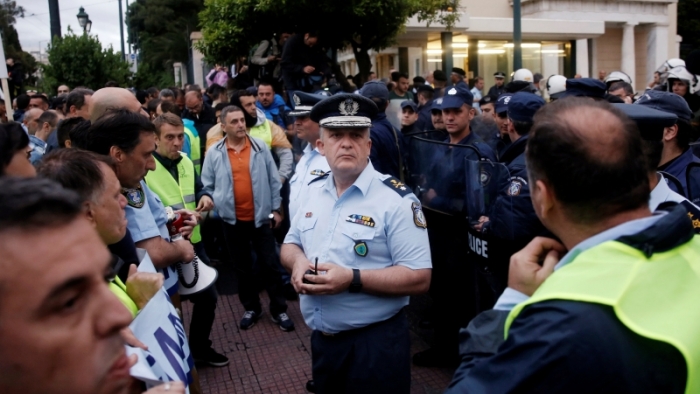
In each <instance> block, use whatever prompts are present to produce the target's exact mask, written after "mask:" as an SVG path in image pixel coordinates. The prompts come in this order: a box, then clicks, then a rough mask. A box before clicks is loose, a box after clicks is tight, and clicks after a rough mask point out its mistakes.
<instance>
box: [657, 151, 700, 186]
mask: <svg viewBox="0 0 700 394" xmlns="http://www.w3.org/2000/svg"><path fill="white" fill-rule="evenodd" d="M690 163H700V159H699V158H698V157H697V156H695V155H694V154H693V150H692V149H687V150H686V151H685V152H683V154H681V155H680V156H678V157H676V158H675V159H673V160H671V161H669V162H668V163H666V164H664V165H662V166H661V167H659V171H664V172H667V173H669V174H671V175H673V176H674V177H676V178H677V179H678V181H680V183H681V185H682V186H683V195H685V196H688V181H687V178H686V175H685V170H686V168H688V164H690ZM698 183H700V182H698ZM668 186H669V187H670V188H671V190H673V191H674V192H678V190H676V189H677V188H676V185H674V184H673V182H669V183H668Z"/></svg>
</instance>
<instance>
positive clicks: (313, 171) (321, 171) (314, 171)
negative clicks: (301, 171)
mask: <svg viewBox="0 0 700 394" xmlns="http://www.w3.org/2000/svg"><path fill="white" fill-rule="evenodd" d="M309 174H310V175H314V176H323V175H325V174H326V173H325V172H323V170H312V171H311V172H309Z"/></svg>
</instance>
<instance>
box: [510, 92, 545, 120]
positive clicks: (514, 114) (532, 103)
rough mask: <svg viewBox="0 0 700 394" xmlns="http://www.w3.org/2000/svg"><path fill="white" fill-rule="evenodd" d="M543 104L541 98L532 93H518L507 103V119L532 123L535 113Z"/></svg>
mask: <svg viewBox="0 0 700 394" xmlns="http://www.w3.org/2000/svg"><path fill="white" fill-rule="evenodd" d="M544 104H545V102H544V100H543V99H542V97H540V96H537V95H535V94H532V93H527V92H518V93H515V94H514V95H513V97H511V98H510V101H509V102H508V117H509V118H510V119H513V120H515V121H518V122H532V117H533V116H535V112H537V110H539V109H540V108H542V106H543V105H544Z"/></svg>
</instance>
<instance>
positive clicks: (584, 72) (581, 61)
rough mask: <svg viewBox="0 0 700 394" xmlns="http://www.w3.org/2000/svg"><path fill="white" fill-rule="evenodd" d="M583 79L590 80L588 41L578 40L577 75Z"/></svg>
mask: <svg viewBox="0 0 700 394" xmlns="http://www.w3.org/2000/svg"><path fill="white" fill-rule="evenodd" d="M575 74H579V75H581V77H582V78H588V77H589V76H590V73H589V72H588V39H586V38H584V39H581V40H576V73H575Z"/></svg>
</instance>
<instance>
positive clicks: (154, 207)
mask: <svg viewBox="0 0 700 394" xmlns="http://www.w3.org/2000/svg"><path fill="white" fill-rule="evenodd" d="M141 189H142V190H143V196H140V195H138V194H136V195H134V196H133V197H129V196H127V201H129V204H127V205H126V220H127V228H128V229H129V232H130V233H131V237H132V238H133V239H134V243H137V242H140V241H143V240H145V239H149V238H153V237H159V236H160V237H163V239H165V240H166V241H170V234H169V233H168V226H167V223H168V215H167V214H166V213H165V207H164V206H163V203H162V202H161V200H160V197H158V195H157V194H155V193H154V192H153V191H151V189H149V188H148V186H147V185H146V182H145V181H141ZM139 198H145V200H143V206H141V207H140V208H137V207H136V206H134V205H138V203H140V202H141V201H139V200H138V199H139ZM132 201H134V202H135V203H136V204H132ZM158 271H159V272H161V273H162V274H163V276H164V277H165V282H164V284H163V286H164V287H165V288H166V289H167V290H168V294H169V295H171V296H172V295H173V294H175V293H177V290H178V277H177V271H175V268H174V267H173V266H168V267H167V268H166V269H159V270H158Z"/></svg>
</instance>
